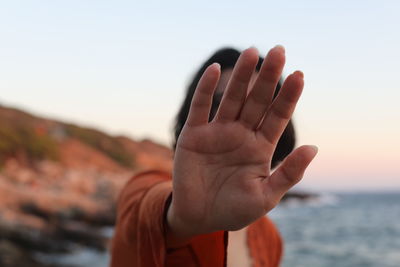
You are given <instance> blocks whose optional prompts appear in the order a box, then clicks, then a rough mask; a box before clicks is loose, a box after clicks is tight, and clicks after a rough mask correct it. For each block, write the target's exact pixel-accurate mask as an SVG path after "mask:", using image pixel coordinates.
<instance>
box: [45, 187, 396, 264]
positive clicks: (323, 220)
mask: <svg viewBox="0 0 400 267" xmlns="http://www.w3.org/2000/svg"><path fill="white" fill-rule="evenodd" d="M269 216H270V217H271V218H272V219H273V220H274V222H275V223H276V224H277V225H278V228H279V230H280V232H281V234H282V236H283V238H284V241H285V253H284V259H283V263H282V267H339V266H340V267H400V193H387V194H366V193H362V194H335V195H323V196H322V197H319V198H316V199H312V200H310V201H306V202H298V201H289V202H288V203H286V204H281V205H279V206H278V207H277V208H275V209H274V210H273V211H271V212H270V214H269ZM106 230H107V231H108V235H111V233H112V230H110V229H106ZM45 258H46V257H45ZM42 259H44V258H43V257H42ZM109 260H110V257H109V254H108V253H106V252H104V253H99V252H96V251H93V250H88V249H85V250H77V251H76V252H75V253H73V254H69V255H52V256H50V257H47V258H46V261H47V262H51V263H54V264H62V265H63V266H71V267H84V266H96V267H106V266H108V264H109Z"/></svg>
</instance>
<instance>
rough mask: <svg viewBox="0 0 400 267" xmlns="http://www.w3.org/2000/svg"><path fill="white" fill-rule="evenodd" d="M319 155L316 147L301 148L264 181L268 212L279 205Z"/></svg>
mask: <svg viewBox="0 0 400 267" xmlns="http://www.w3.org/2000/svg"><path fill="white" fill-rule="evenodd" d="M317 153H318V148H317V147H316V146H301V147H299V148H297V149H296V150H294V151H293V152H292V153H290V155H289V156H287V158H286V159H285V160H284V161H283V163H282V164H281V166H279V168H278V169H277V170H276V171H275V172H274V173H273V174H272V175H271V176H270V177H269V178H267V179H265V180H264V182H263V186H264V188H263V189H264V194H265V199H266V205H267V206H268V205H271V207H267V208H268V210H270V209H272V208H273V207H274V206H275V205H277V204H278V202H279V201H280V199H281V198H282V197H283V195H284V194H285V193H286V192H287V191H288V190H289V189H290V188H291V187H292V186H294V185H295V184H297V183H298V182H299V181H300V180H301V178H303V175H304V172H305V170H306V168H307V167H308V165H309V164H310V163H311V161H312V160H313V159H314V157H315V156H316V155H317Z"/></svg>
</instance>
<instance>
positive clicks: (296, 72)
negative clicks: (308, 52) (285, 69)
mask: <svg viewBox="0 0 400 267" xmlns="http://www.w3.org/2000/svg"><path fill="white" fill-rule="evenodd" d="M293 74H297V75H300V77H301V78H302V79H304V73H303V72H302V71H300V70H296V71H295V72H294V73H293Z"/></svg>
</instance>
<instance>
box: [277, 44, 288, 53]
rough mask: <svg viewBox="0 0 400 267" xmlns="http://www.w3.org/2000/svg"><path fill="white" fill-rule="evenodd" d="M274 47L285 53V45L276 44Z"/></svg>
mask: <svg viewBox="0 0 400 267" xmlns="http://www.w3.org/2000/svg"><path fill="white" fill-rule="evenodd" d="M274 49H280V50H282V52H283V53H285V47H283V45H276V46H275V47H274Z"/></svg>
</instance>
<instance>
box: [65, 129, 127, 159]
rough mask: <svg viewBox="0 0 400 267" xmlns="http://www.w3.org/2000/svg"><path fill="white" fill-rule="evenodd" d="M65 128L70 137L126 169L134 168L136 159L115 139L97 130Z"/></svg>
mask: <svg viewBox="0 0 400 267" xmlns="http://www.w3.org/2000/svg"><path fill="white" fill-rule="evenodd" d="M64 127H65V130H66V133H67V135H68V136H70V137H73V138H76V139H78V140H80V141H81V142H83V143H85V144H88V145H89V146H91V147H93V148H95V149H98V150H100V151H101V152H103V153H105V154H106V155H108V156H109V157H110V158H112V159H113V160H115V161H116V162H118V163H119V164H121V165H123V166H125V167H133V162H134V159H133V157H132V155H131V154H130V153H129V152H128V151H126V150H125V148H124V147H123V146H122V144H121V143H120V142H118V140H116V139H115V138H113V137H111V136H108V135H106V134H104V133H102V132H100V131H97V130H93V129H88V128H82V127H79V126H76V125H72V124H67V125H64Z"/></svg>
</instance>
